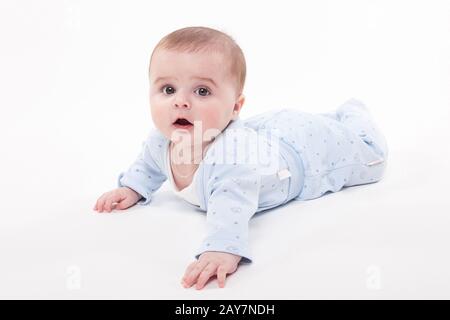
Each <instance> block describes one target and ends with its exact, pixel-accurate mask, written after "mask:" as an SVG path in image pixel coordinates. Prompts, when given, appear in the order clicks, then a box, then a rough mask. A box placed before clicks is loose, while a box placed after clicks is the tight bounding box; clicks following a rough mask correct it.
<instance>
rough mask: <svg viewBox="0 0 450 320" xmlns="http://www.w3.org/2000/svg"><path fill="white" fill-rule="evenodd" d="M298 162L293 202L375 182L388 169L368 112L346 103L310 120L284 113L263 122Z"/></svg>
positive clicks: (361, 106) (379, 136)
mask: <svg viewBox="0 0 450 320" xmlns="http://www.w3.org/2000/svg"><path fill="white" fill-rule="evenodd" d="M261 127H263V128H265V129H267V128H275V129H277V130H281V134H280V136H281V139H282V140H283V141H284V142H286V143H287V144H289V145H290V146H291V147H292V149H293V150H294V151H295V153H296V154H297V155H298V161H302V163H303V167H304V183H303V186H302V190H301V192H300V193H299V195H298V196H297V197H295V198H294V199H297V200H309V199H314V198H318V197H320V196H322V195H323V194H325V193H326V192H328V191H331V192H337V191H339V190H340V189H342V188H343V187H348V186H354V185H361V184H367V183H373V182H377V181H379V180H380V179H381V178H382V176H383V173H384V171H385V168H386V160H387V156H388V148H387V143H386V140H385V138H384V136H383V135H382V133H381V132H380V130H379V129H378V128H377V126H376V124H375V122H374V120H373V119H372V117H371V115H370V112H369V110H368V109H367V107H366V106H365V105H364V104H363V103H361V102H360V101H358V100H355V99H350V100H348V101H346V102H345V103H344V104H342V105H341V106H339V107H338V108H337V109H336V110H335V111H334V112H330V113H320V114H311V113H306V112H300V111H298V110H292V109H283V110H282V111H280V112H278V113H276V114H275V115H273V117H272V118H270V119H269V120H267V121H265V122H264V124H263V125H262V126H261Z"/></svg>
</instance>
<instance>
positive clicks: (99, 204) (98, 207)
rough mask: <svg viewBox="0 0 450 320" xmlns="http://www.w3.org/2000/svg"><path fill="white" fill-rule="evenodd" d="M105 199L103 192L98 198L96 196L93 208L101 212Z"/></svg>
mask: <svg viewBox="0 0 450 320" xmlns="http://www.w3.org/2000/svg"><path fill="white" fill-rule="evenodd" d="M105 200H106V194H104V195H102V196H101V197H100V198H98V200H97V203H96V204H95V210H97V211H98V212H103V209H104V205H105Z"/></svg>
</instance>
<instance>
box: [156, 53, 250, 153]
mask: <svg viewBox="0 0 450 320" xmlns="http://www.w3.org/2000/svg"><path fill="white" fill-rule="evenodd" d="M235 81H236V80H235V79H234V77H231V76H230V75H229V65H228V62H227V61H225V60H224V58H223V56H222V55H221V54H219V53H202V52H196V53H180V52H176V51H170V50H165V49H157V51H156V52H154V54H153V58H152V62H151V67H150V106H151V114H152V118H153V122H154V123H155V126H156V127H157V128H158V129H159V130H160V131H161V132H162V133H163V134H164V135H165V136H166V137H167V138H168V139H170V140H172V141H174V140H177V139H174V137H175V136H176V135H174V133H175V134H176V133H183V134H190V136H191V137H192V138H191V140H190V143H191V144H194V137H193V136H194V127H196V128H195V132H196V133H195V134H196V135H197V133H199V132H201V137H202V140H200V141H201V142H202V144H204V143H205V142H204V141H205V138H203V137H204V133H205V131H207V130H209V132H208V133H207V135H208V134H209V133H211V132H219V133H220V132H221V131H223V129H224V128H225V127H226V126H227V125H228V123H229V122H230V120H232V119H235V118H237V116H238V114H239V111H240V108H241V107H242V105H243V103H244V96H243V95H238V94H239V93H238V92H237V90H236V83H235ZM180 118H184V119H186V120H188V121H189V122H190V123H191V125H189V124H188V125H183V123H187V122H186V121H183V120H181V121H180V120H178V122H176V121H177V119H180ZM200 129H201V131H200ZM210 129H211V130H210ZM216 135H217V134H216ZM216 135H213V136H216ZM198 139H199V137H195V143H196V144H197V143H198V141H199V140H198ZM186 140H189V139H186ZM207 140H208V139H206V141H207Z"/></svg>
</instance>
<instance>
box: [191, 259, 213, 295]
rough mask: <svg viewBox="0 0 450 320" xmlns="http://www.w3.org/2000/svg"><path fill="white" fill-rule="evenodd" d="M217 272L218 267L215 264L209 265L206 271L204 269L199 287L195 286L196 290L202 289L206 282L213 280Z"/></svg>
mask: <svg viewBox="0 0 450 320" xmlns="http://www.w3.org/2000/svg"><path fill="white" fill-rule="evenodd" d="M216 270H217V265H216V264H214V263H209V264H208V265H207V266H206V268H205V269H203V271H202V273H200V276H199V277H198V280H197V285H196V286H195V288H196V289H197V290H200V289H202V288H203V287H204V286H205V284H206V282H207V281H208V280H209V278H211V277H212V276H213V275H215V274H216Z"/></svg>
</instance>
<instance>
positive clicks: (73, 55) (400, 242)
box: [0, 0, 450, 299]
mask: <svg viewBox="0 0 450 320" xmlns="http://www.w3.org/2000/svg"><path fill="white" fill-rule="evenodd" d="M281 2H283V3H281ZM281 2H279V1H278V2H276V3H273V2H266V3H262V2H261V4H259V5H258V8H257V12H258V15H255V14H254V9H255V8H254V7H253V6H254V3H252V2H249V3H248V4H247V3H243V2H242V1H236V3H230V2H227V3H226V4H225V3H223V4H214V9H213V8H212V5H211V4H210V3H209V2H207V1H206V2H201V1H188V2H181V1H172V2H171V4H170V5H169V6H168V5H167V4H166V3H163V2H161V3H158V4H154V3H153V2H147V1H145V2H144V1H142V2H132V4H130V2H129V1H127V2H125V1H123V2H113V1H107V2H106V1H105V2H100V1H96V2H95V3H93V2H92V1H56V0H55V1H39V3H38V2H35V1H12V0H7V1H2V2H0V36H1V37H0V38H1V39H2V42H1V43H0V55H1V59H0V69H1V70H2V72H1V73H0V87H1V88H2V89H1V90H2V93H1V94H0V107H1V111H2V113H1V114H2V116H1V117H0V143H1V146H2V153H1V157H0V165H1V169H2V178H1V182H0V195H1V200H2V201H1V209H0V215H1V216H0V217H1V223H0V259H1V263H0V271H1V272H0V297H1V298H62V299H70V298H76V299H78V298H142V299H145V298H153V299H160V298H174V299H178V298H186V299H196V298H201V299H209V298H234V299H250V298H253V299H258V298H274V299H279V298H287V299H297V298H362V299H367V298H450V271H449V270H450V268H449V267H450V259H449V255H448V244H449V240H450V236H449V231H448V230H449V227H450V218H449V212H450V210H449V209H450V205H449V200H448V199H449V197H448V189H449V188H448V181H449V178H450V174H449V163H450V162H449V161H450V155H449V150H448V140H449V138H450V129H449V125H448V124H449V123H450V121H449V120H450V93H449V88H450V58H449V57H450V38H449V37H448V34H449V31H450V21H449V19H448V17H449V16H450V14H449V13H450V5H449V3H448V2H446V1H339V2H335V1H314V3H312V2H311V1H308V2H304V3H303V2H299V1H292V2H286V1H281ZM236 8H239V9H236ZM231 17H232V19H230V18H231ZM187 25H207V26H211V27H216V28H220V29H222V30H224V31H226V32H229V33H230V34H231V35H232V36H233V37H234V38H235V39H236V40H237V41H238V43H239V44H240V45H241V47H242V48H243V50H244V52H245V54H246V58H247V63H248V78H247V84H246V95H247V101H246V104H245V105H244V109H243V112H242V113H241V116H242V117H243V118H245V117H247V116H250V115H253V114H255V113H259V112H263V111H265V110H270V109H271V108H273V107H279V106H288V107H295V108H299V109H300V110H304V111H311V112H315V111H317V112H326V111H327V110H328V109H333V108H334V107H336V106H337V105H338V104H340V103H342V102H344V101H345V100H346V99H348V98H350V97H355V98H358V99H361V100H362V101H364V102H365V103H366V104H367V105H368V106H369V108H371V110H372V111H373V114H374V116H375V117H376V119H377V120H378V123H379V126H380V127H381V128H382V129H383V131H384V132H385V134H386V137H387V139H388V143H389V148H390V158H389V160H388V170H387V173H386V175H385V179H384V180H382V181H381V182H379V183H377V184H372V185H366V186H360V187H353V188H349V189H346V190H344V191H341V192H339V193H336V194H331V195H327V196H325V197H323V198H321V199H318V200H313V201H309V202H291V203H289V204H288V205H286V206H284V207H280V208H277V209H274V210H271V211H268V212H266V213H264V214H261V215H258V216H256V217H255V218H254V219H252V221H251V224H250V227H251V231H250V232H251V247H252V252H253V255H254V263H252V264H251V265H245V266H241V267H240V268H239V270H238V271H237V273H235V274H234V275H232V276H230V277H229V278H228V280H227V284H226V287H225V288H224V289H218V288H217V284H216V282H211V283H210V284H208V286H207V287H206V288H205V289H203V290H201V291H196V290H195V289H189V290H187V289H184V288H182V287H181V285H180V284H179V281H180V279H181V276H182V275H183V273H184V270H185V268H186V267H187V265H188V264H189V263H190V262H191V261H192V259H193V254H194V251H195V249H196V248H197V246H198V245H199V244H200V241H201V239H202V237H203V235H204V232H205V231H206V224H205V223H206V221H205V215H204V213H203V212H201V211H197V210H195V209H194V208H193V207H192V206H190V205H188V204H187V203H185V202H183V201H182V200H180V199H178V198H176V197H175V196H174V195H173V194H172V193H171V192H169V191H168V188H167V187H168V186H167V185H165V186H163V189H162V190H160V191H159V192H158V193H157V194H156V195H155V198H154V201H153V203H152V204H151V205H150V206H147V207H133V208H132V209H130V210H128V211H126V212H119V213H112V214H98V213H95V212H94V211H92V207H93V205H94V203H95V200H96V199H97V197H98V196H99V195H100V194H101V193H103V192H105V191H107V190H109V189H110V188H113V187H115V184H116V179H117V175H118V173H119V172H120V171H121V170H124V169H126V168H127V167H128V165H129V164H130V163H131V161H133V160H134V158H135V157H136V156H137V154H138V152H139V150H140V149H139V148H140V146H141V142H142V140H143V139H144V138H145V137H146V134H147V132H148V128H149V126H150V125H151V119H150V113H149V110H148V99H147V82H146V81H147V79H146V69H147V64H148V59H149V57H150V53H151V50H152V49H153V47H154V45H156V43H157V41H158V40H159V39H160V38H161V37H162V36H164V35H165V34H166V33H168V32H170V31H173V30H175V29H177V28H180V27H184V26H187Z"/></svg>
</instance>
